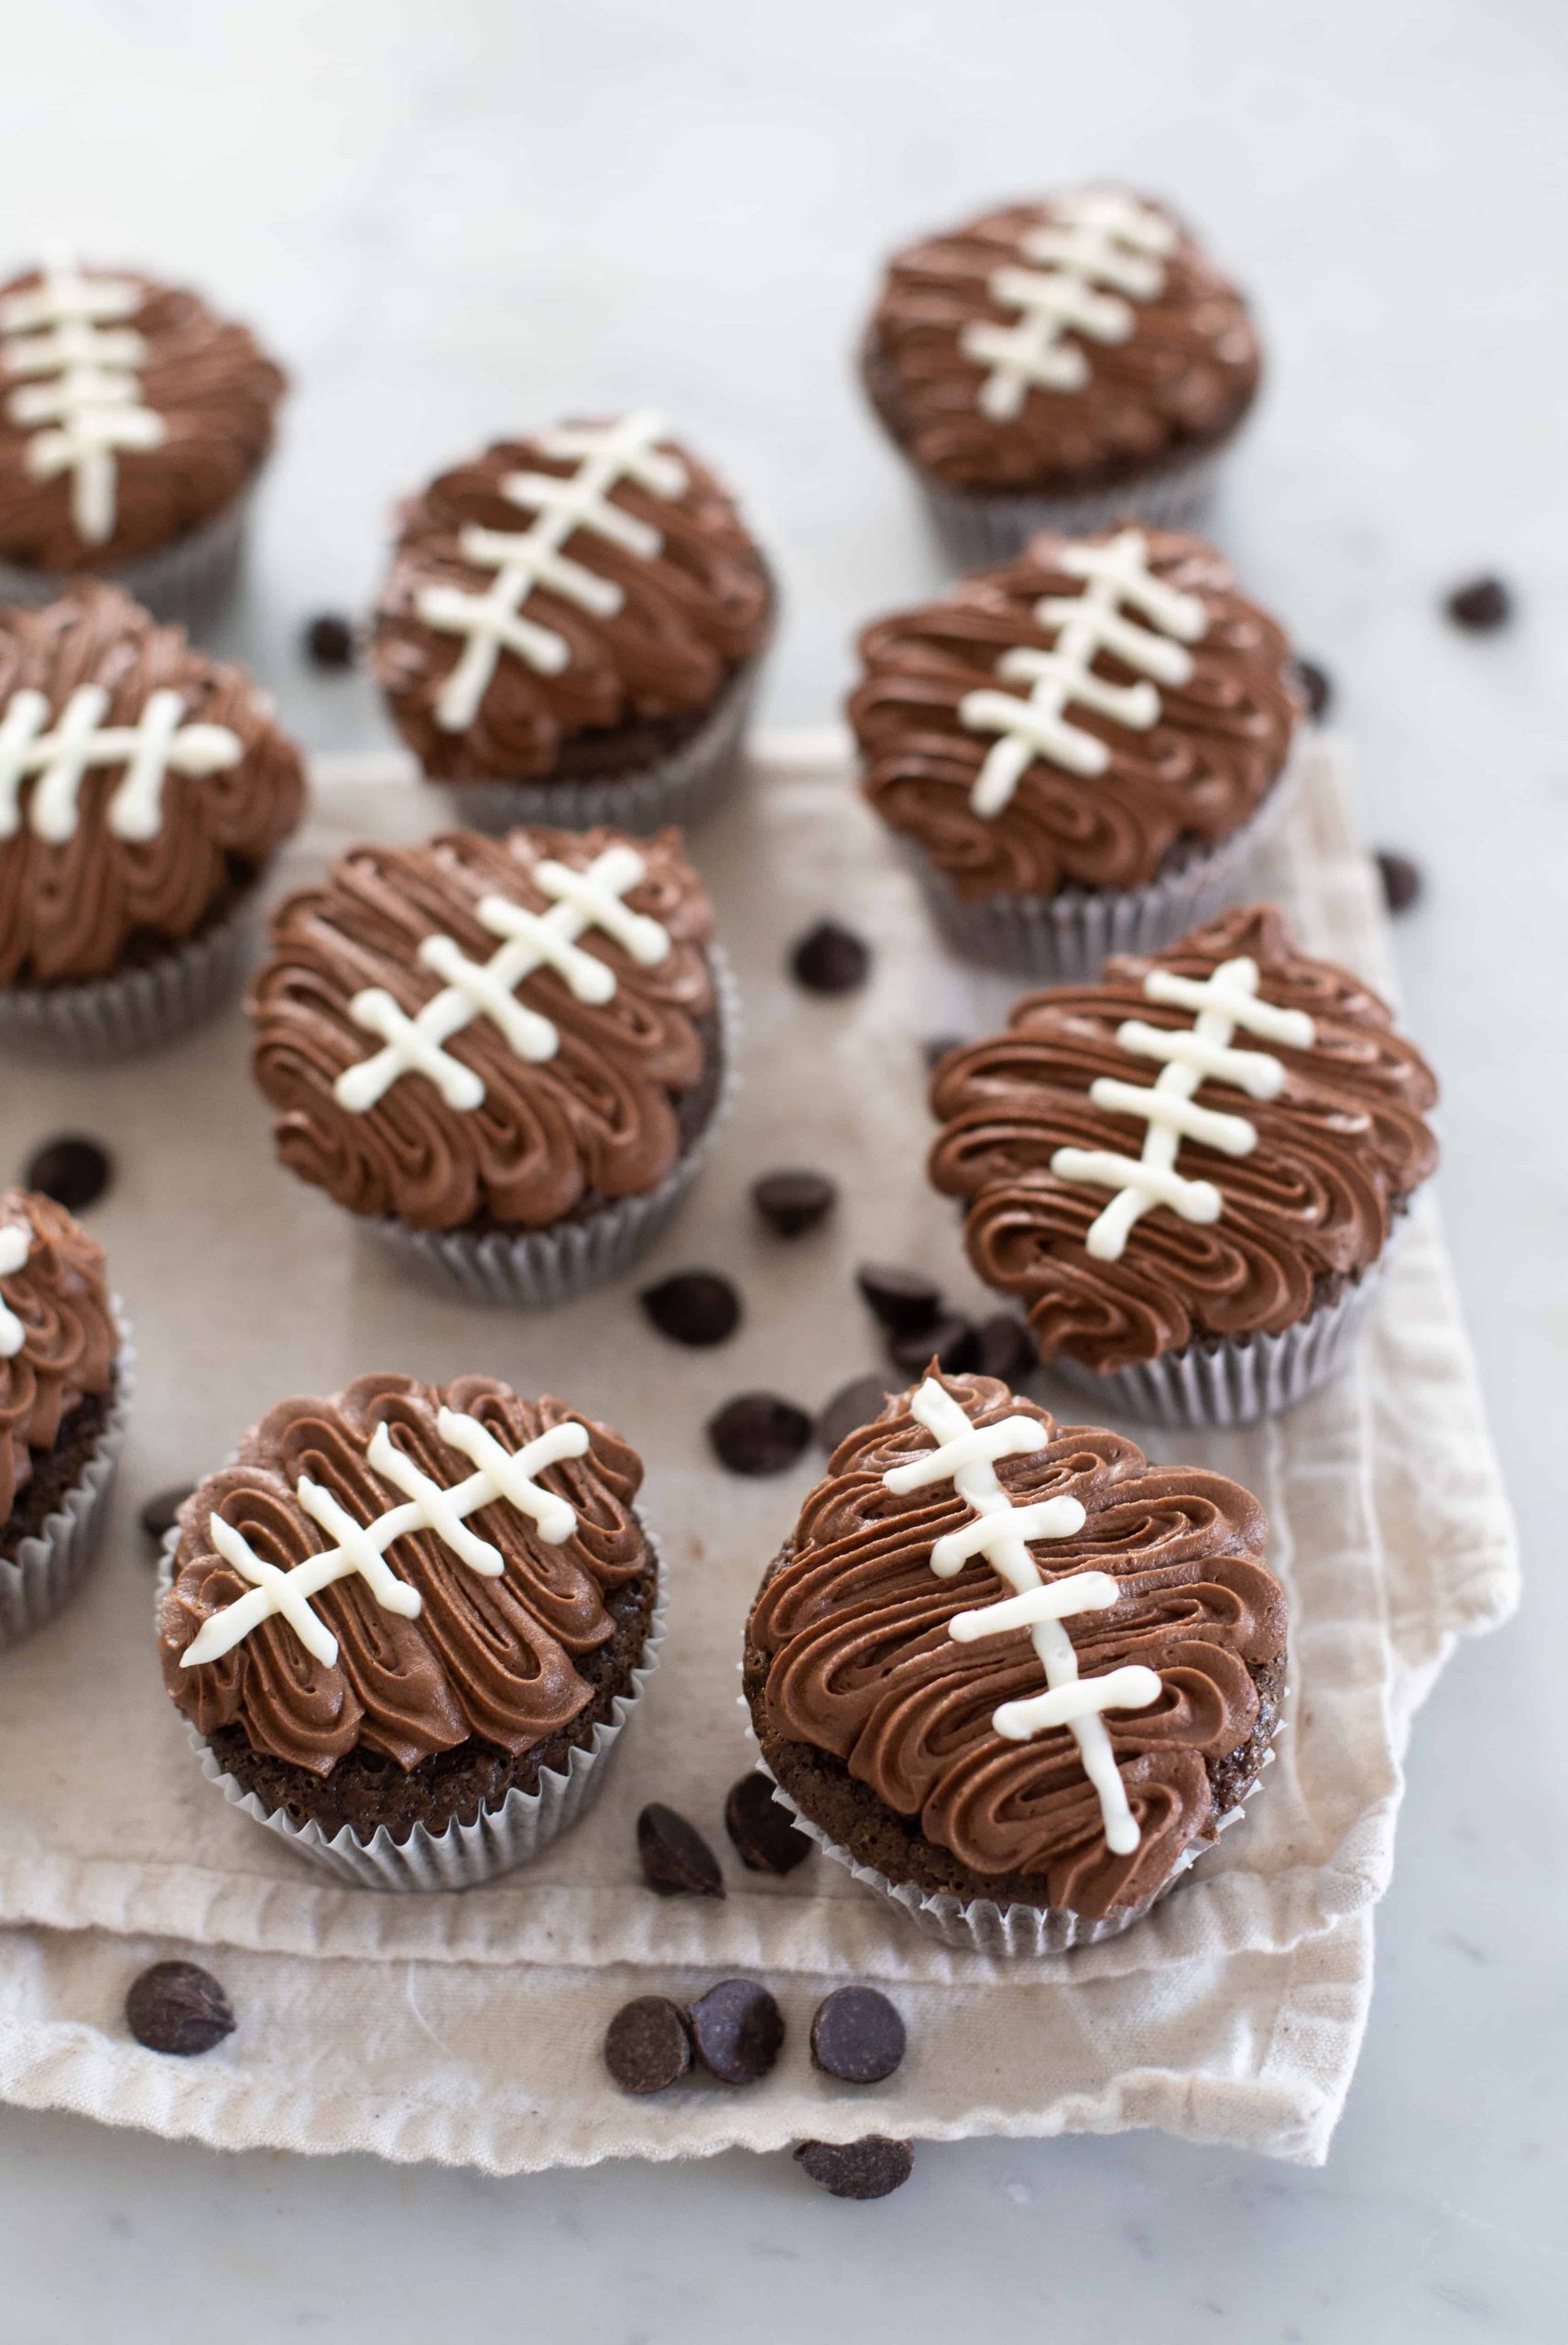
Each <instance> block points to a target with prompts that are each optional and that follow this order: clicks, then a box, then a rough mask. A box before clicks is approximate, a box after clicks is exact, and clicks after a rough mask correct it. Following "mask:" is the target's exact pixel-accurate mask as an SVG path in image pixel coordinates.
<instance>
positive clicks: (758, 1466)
mask: <svg viewBox="0 0 1568 2345" xmlns="http://www.w3.org/2000/svg"><path fill="white" fill-rule="evenodd" d="M708 1439H709V1440H710V1441H711V1442H712V1443H713V1450H714V1453H715V1455H716V1456H717V1457H718V1461H719V1463H720V1465H721V1466H727V1467H729V1469H730V1472H731V1473H732V1474H782V1473H783V1472H784V1470H785V1468H786V1467H789V1466H793V1464H794V1463H795V1460H796V1459H797V1458H798V1457H799V1456H800V1454H801V1452H802V1450H803V1449H804V1448H805V1446H806V1444H807V1443H808V1442H809V1441H810V1440H811V1419H810V1417H809V1416H808V1415H807V1414H806V1412H805V1411H804V1409H798V1408H797V1407H796V1406H795V1403H794V1402H793V1401H781V1400H780V1399H779V1395H778V1393H777V1392H739V1393H737V1394H736V1395H735V1399H734V1400H733V1401H726V1402H724V1407H723V1408H722V1409H721V1410H720V1411H719V1412H718V1414H717V1415H716V1416H712V1417H710V1418H709V1419H708Z"/></svg>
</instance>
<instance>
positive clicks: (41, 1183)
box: [22, 1132, 114, 1213]
mask: <svg viewBox="0 0 1568 2345" xmlns="http://www.w3.org/2000/svg"><path fill="white" fill-rule="evenodd" d="M112 1172H114V1166H113V1164H112V1163H111V1162H110V1159H109V1152H108V1151H107V1149H103V1148H100V1147H99V1145H98V1142H97V1141H96V1140H84V1139H83V1138H82V1135H81V1133H79V1132H64V1133H62V1134H61V1135H60V1138H59V1139H58V1140H45V1142H44V1144H43V1146H42V1147H41V1148H38V1149H35V1150H34V1151H33V1153H32V1155H31V1156H30V1157H29V1158H28V1159H27V1171H26V1172H24V1173H23V1175H22V1186H23V1187H24V1188H25V1189H37V1190H38V1192H39V1194H41V1195H43V1196H46V1197H52V1198H53V1199H54V1201H55V1203H56V1205H63V1206H64V1207H65V1209H66V1211H67V1213H85V1211H86V1209H87V1207H88V1206H89V1205H96V1204H97V1202H98V1200H99V1198H100V1197H101V1196H102V1195H103V1192H104V1190H105V1189H106V1188H107V1187H108V1185H109V1180H110V1175H111V1174H112Z"/></svg>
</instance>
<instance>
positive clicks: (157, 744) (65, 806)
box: [0, 684, 245, 846]
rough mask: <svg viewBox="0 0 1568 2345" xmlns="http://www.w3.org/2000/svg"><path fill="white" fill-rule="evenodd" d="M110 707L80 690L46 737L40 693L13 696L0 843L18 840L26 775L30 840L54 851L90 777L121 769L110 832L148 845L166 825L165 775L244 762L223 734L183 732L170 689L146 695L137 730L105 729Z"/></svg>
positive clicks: (96, 690)
mask: <svg viewBox="0 0 1568 2345" xmlns="http://www.w3.org/2000/svg"><path fill="white" fill-rule="evenodd" d="M108 707H109V694H108V693H106V692H105V691H104V690H103V685H102V684H78V685H77V687H76V690H75V691H74V692H73V693H71V698H70V699H69V700H68V701H67V702H66V704H65V706H64V708H63V709H62V710H61V712H60V721H59V723H58V724H57V725H55V727H54V730H53V731H52V732H49V731H47V730H46V729H45V728H46V727H47V726H48V725H49V702H48V700H47V699H46V698H45V696H44V694H43V693H38V692H33V691H31V690H24V691H22V692H17V693H12V695H11V697H10V699H9V700H8V701H7V702H6V704H5V714H4V716H0V838H5V839H8V838H14V837H15V836H16V833H17V831H18V830H20V828H21V826H22V817H21V791H22V784H23V782H24V781H25V780H26V779H27V776H28V775H29V774H37V775H38V787H37V789H36V790H35V791H33V794H32V801H31V803H30V804H29V806H28V808H27V827H28V828H29V829H30V830H31V831H32V832H33V834H35V836H36V837H38V838H40V839H47V840H48V841H49V844H50V845H53V846H59V845H61V844H62V843H63V842H64V841H65V840H66V839H68V838H70V836H71V833H72V832H73V831H74V830H75V828H76V819H77V798H78V795H79V793H80V791H81V789H82V780H83V777H84V776H85V775H86V773H87V771H88V769H89V768H90V767H93V766H117V765H123V766H124V767H125V773H124V775H123V776H122V778H121V780H120V782H119V784H118V786H117V788H116V789H115V790H114V793H113V795H112V796H111V798H110V800H109V806H108V815H107V820H108V824H109V828H110V829H111V830H112V831H113V832H114V835H115V837H116V838H121V839H150V838H156V837H157V835H158V828H159V825H160V824H161V823H162V820H163V783H164V777H165V775H166V774H168V773H170V772H173V773H185V774H194V775H202V774H210V773H217V772H219V771H220V770H221V769H223V767H224V766H233V765H237V764H238V763H239V761H240V758H242V757H243V756H244V755H245V745H244V743H243V742H242V741H241V739H240V737H239V736H238V734H237V733H231V732H230V730H229V728H228V726H227V725H182V724H181V723H180V718H181V717H182V716H183V715H184V714H185V703H184V702H183V700H181V698H180V694H179V693H177V692H171V691H169V689H168V688H167V687H161V688H160V689H159V690H158V691H157V692H155V693H148V694H147V704H146V706H145V707H144V708H143V710H142V713H141V715H140V717H139V718H138V719H137V721H136V724H135V725H101V720H102V719H103V716H104V715H105V714H107V711H108Z"/></svg>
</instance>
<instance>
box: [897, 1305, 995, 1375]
mask: <svg viewBox="0 0 1568 2345" xmlns="http://www.w3.org/2000/svg"><path fill="white" fill-rule="evenodd" d="M887 1357H888V1358H889V1359H890V1360H891V1361H892V1363H893V1365H894V1367H895V1368H896V1369H898V1372H899V1374H900V1375H902V1376H904V1377H907V1378H908V1379H909V1380H910V1381H911V1382H912V1381H913V1380H914V1379H915V1378H916V1377H917V1376H920V1375H923V1374H924V1372H925V1370H926V1369H928V1368H929V1367H930V1366H931V1361H932V1360H933V1359H934V1360H935V1362H936V1364H937V1366H938V1368H940V1369H941V1370H942V1374H943V1375H944V1376H972V1375H973V1374H974V1372H975V1369H977V1368H978V1367H979V1365H980V1330H979V1329H978V1328H977V1327H976V1326H975V1322H974V1320H973V1319H961V1318H960V1317H959V1315H958V1314H957V1312H956V1311H945V1312H943V1314H942V1317H941V1318H940V1319H935V1320H933V1321H932V1322H931V1325H930V1326H929V1327H915V1328H911V1329H910V1331H909V1334H908V1335H903V1336H893V1337H892V1338H891V1340H890V1341H889V1343H888V1346H887Z"/></svg>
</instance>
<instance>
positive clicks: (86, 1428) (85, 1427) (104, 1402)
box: [0, 1377, 116, 1563]
mask: <svg viewBox="0 0 1568 2345" xmlns="http://www.w3.org/2000/svg"><path fill="white" fill-rule="evenodd" d="M115 1387H116V1379H115V1378H114V1377H111V1378H110V1380H109V1387H108V1390H107V1391H104V1392H90V1393H89V1394H88V1395H87V1398H86V1399H85V1400H84V1401H80V1402H78V1403H77V1405H76V1407H75V1408H74V1409H72V1410H71V1412H70V1413H69V1414H68V1415H67V1416H65V1417H64V1418H62V1419H61V1421H60V1432H59V1434H57V1435H56V1437H55V1443H54V1446H53V1448H52V1449H47V1450H44V1451H41V1452H40V1451H38V1450H34V1451H33V1453H32V1469H33V1470H32V1472H31V1473H30V1474H29V1475H28V1477H27V1480H26V1481H25V1482H24V1483H23V1485H22V1487H21V1489H19V1490H18V1491H17V1493H16V1504H15V1505H14V1506H13V1507H12V1509H11V1511H10V1513H9V1515H8V1516H7V1517H6V1520H5V1529H4V1530H3V1531H0V1555H3V1556H4V1557H5V1560H6V1561H7V1562H8V1563H10V1562H14V1561H15V1560H16V1551H17V1549H18V1548H19V1547H20V1546H21V1544H22V1542H23V1541H24V1540H25V1539H32V1538H35V1537H36V1536H37V1535H38V1532H40V1531H41V1530H42V1529H43V1527H44V1524H45V1523H46V1522H48V1520H49V1516H50V1515H51V1514H53V1513H55V1512H56V1511H58V1510H59V1508H60V1503H61V1501H62V1500H63V1499H64V1498H65V1495H66V1493H67V1491H68V1490H72V1489H75V1487H76V1485H77V1483H78V1482H80V1480H81V1479H82V1475H83V1474H84V1473H85V1471H86V1470H87V1467H88V1466H89V1464H90V1463H91V1461H92V1459H93V1455H94V1453H95V1452H96V1450H97V1447H98V1445H99V1442H100V1441H101V1440H102V1438H103V1427H104V1425H105V1424H106V1423H108V1421H109V1417H110V1415H111V1414H112V1412H113V1410H114V1393H115Z"/></svg>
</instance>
